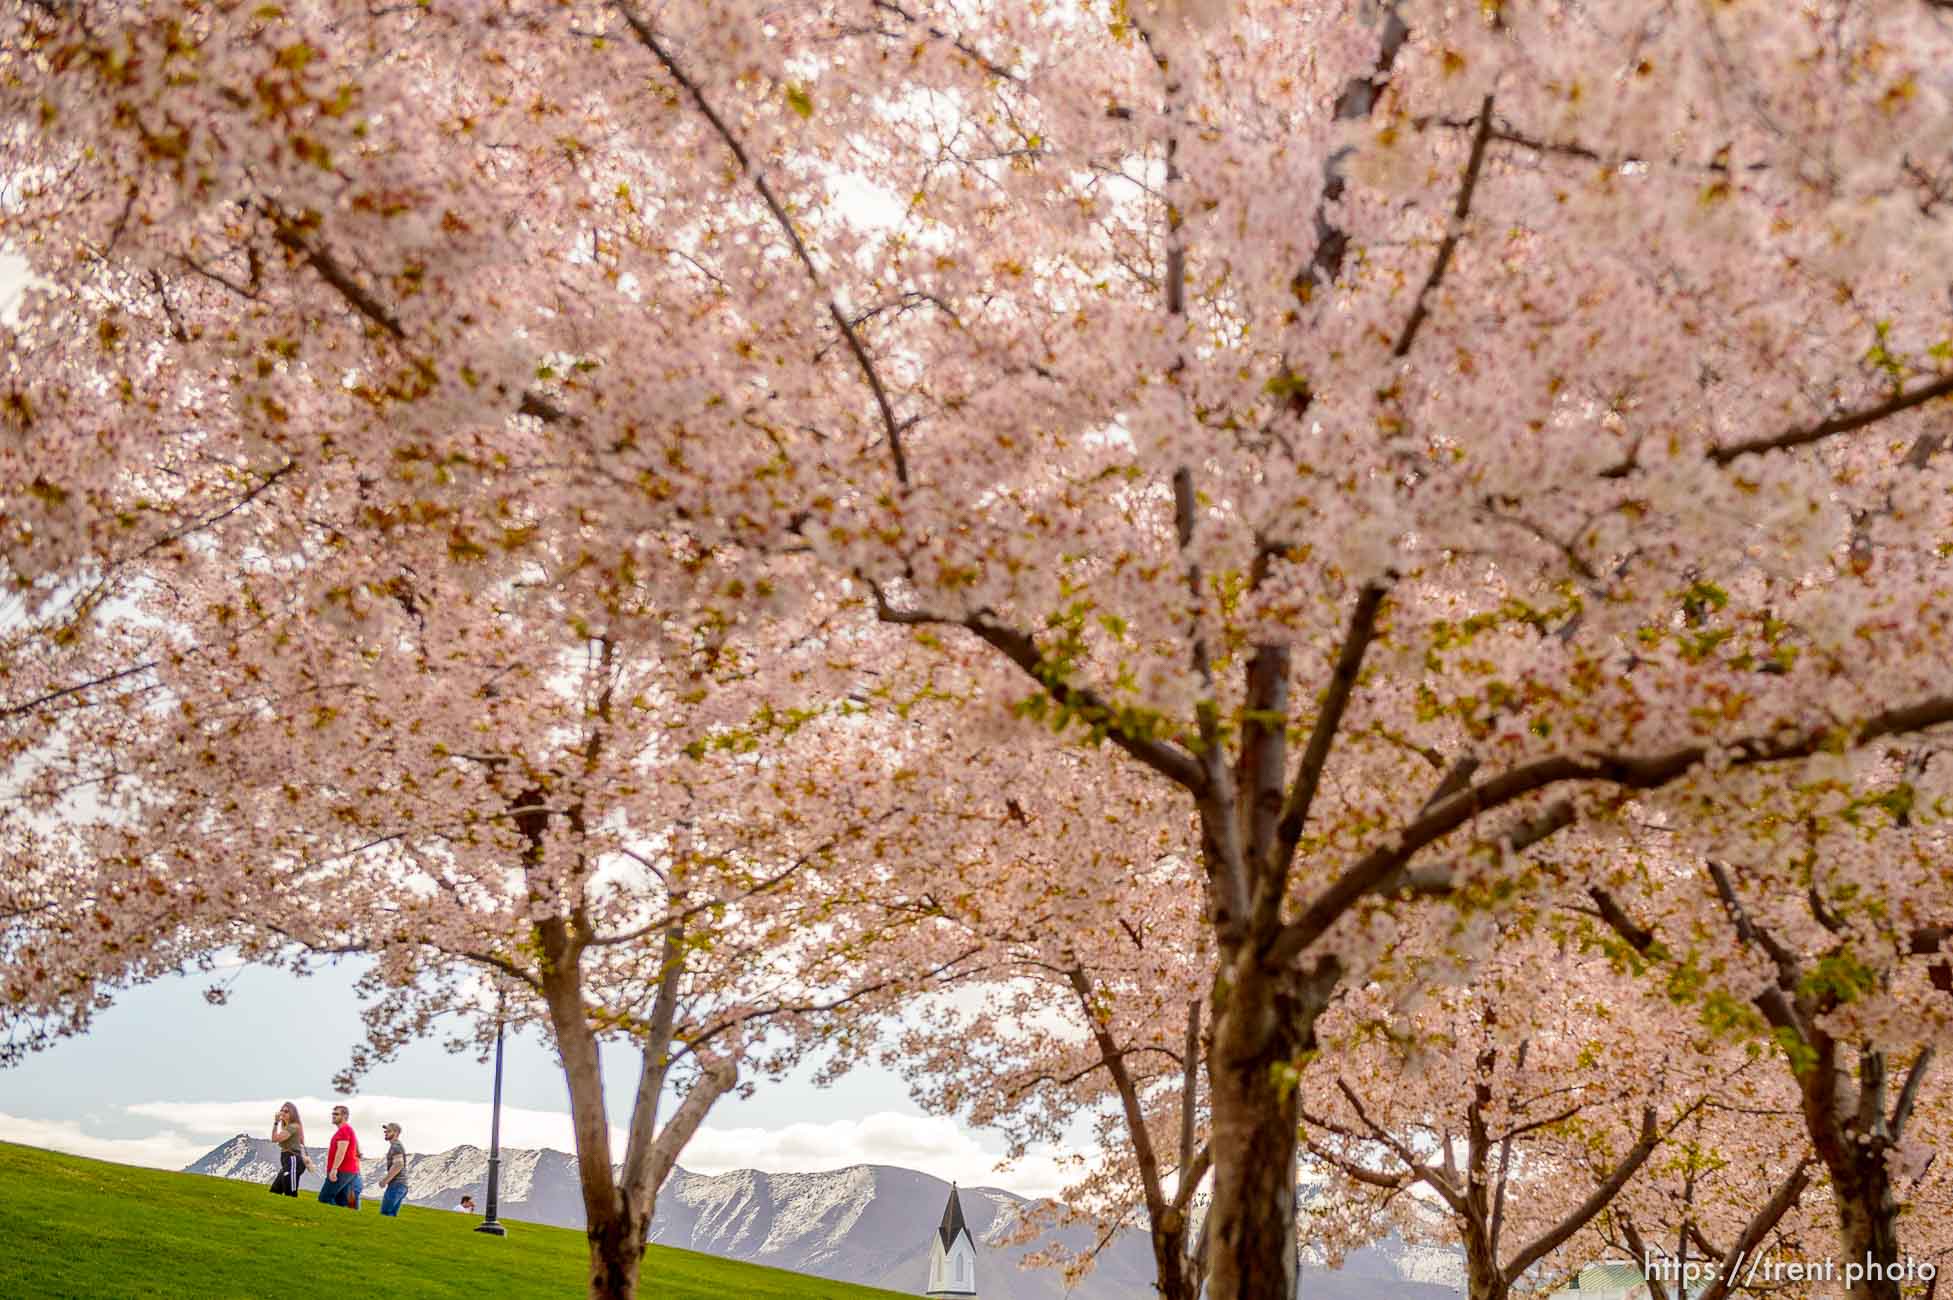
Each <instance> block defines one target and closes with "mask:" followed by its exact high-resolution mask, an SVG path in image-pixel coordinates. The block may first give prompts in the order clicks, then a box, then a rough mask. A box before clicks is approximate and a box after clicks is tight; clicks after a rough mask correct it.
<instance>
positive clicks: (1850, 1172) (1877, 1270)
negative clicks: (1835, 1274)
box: [1827, 1143, 1904, 1300]
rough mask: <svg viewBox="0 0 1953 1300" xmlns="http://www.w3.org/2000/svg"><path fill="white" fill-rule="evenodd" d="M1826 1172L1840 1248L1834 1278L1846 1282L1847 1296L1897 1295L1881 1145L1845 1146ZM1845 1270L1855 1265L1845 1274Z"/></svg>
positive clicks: (1863, 1299)
mask: <svg viewBox="0 0 1953 1300" xmlns="http://www.w3.org/2000/svg"><path fill="white" fill-rule="evenodd" d="M1827 1164H1830V1162H1827ZM1829 1172H1830V1174H1831V1200H1832V1204H1833V1205H1835V1206H1836V1207H1837V1212H1838V1240H1839V1245H1840V1247H1841V1248H1842V1252H1841V1257H1840V1259H1839V1260H1838V1271H1839V1273H1840V1275H1841V1276H1840V1277H1839V1279H1838V1280H1839V1281H1841V1282H1845V1281H1848V1282H1849V1285H1848V1286H1847V1288H1846V1292H1845V1293H1846V1294H1847V1295H1849V1296H1850V1297H1851V1300H1900V1296H1901V1295H1902V1294H1903V1292H1904V1278H1903V1276H1902V1273H1901V1270H1902V1268H1903V1264H1902V1263H1901V1260H1900V1256H1899V1207H1898V1205H1897V1204H1896V1203H1895V1202H1894V1201H1893V1198H1892V1178H1891V1175H1890V1174H1889V1173H1888V1172H1887V1170H1886V1167H1885V1152H1884V1150H1883V1148H1882V1146H1881V1145H1880V1144H1877V1143H1874V1144H1872V1145H1871V1147H1870V1148H1869V1149H1867V1150H1862V1151H1858V1150H1854V1151H1851V1152H1848V1153H1847V1154H1846V1157H1845V1159H1843V1160H1841V1161H1838V1162H1836V1164H1833V1165H1831V1168H1830V1171H1829ZM1847 1270H1855V1271H1853V1272H1851V1273H1849V1274H1848V1275H1847V1272H1846V1271H1847Z"/></svg>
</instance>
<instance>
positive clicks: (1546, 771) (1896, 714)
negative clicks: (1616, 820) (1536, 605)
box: [1267, 695, 1953, 964]
mask: <svg viewBox="0 0 1953 1300" xmlns="http://www.w3.org/2000/svg"><path fill="white" fill-rule="evenodd" d="M1948 722H1953V696H1944V695H1942V696H1934V697H1932V698H1929V699H1926V700H1923V701H1921V702H1920V703H1918V704H1912V705H1907V706H1905V707H1902V708H1896V709H1888V710H1887V711H1886V712H1884V713H1880V714H1877V715H1875V716H1873V717H1871V718H1867V719H1866V720H1865V721H1864V722H1862V723H1860V724H1858V725H1857V726H1856V727H1855V728H1852V729H1851V730H1850V731H1849V732H1848V733H1846V737H1845V738H1846V741H1847V743H1848V744H1849V745H1864V744H1867V743H1869V742H1871V741H1873V740H1878V739H1882V738H1883V737H1886V736H1894V735H1901V734H1905V733H1908V732H1913V731H1919V730H1923V729H1925V728H1928V727H1936V726H1940V725H1943V724H1945V723H1948ZM1839 731H1840V729H1839V728H1837V727H1835V726H1830V725H1826V726H1821V727H1812V728H1809V729H1808V730H1804V731H1802V732H1794V733H1789V732H1786V730H1785V729H1779V730H1777V731H1775V732H1771V733H1766V734H1762V735H1756V736H1749V737H1744V738H1742V739H1739V740H1737V741H1735V742H1734V743H1733V744H1731V745H1729V746H1727V747H1725V748H1724V750H1723V753H1724V755H1725V756H1726V758H1727V761H1728V763H1729V765H1730V766H1731V767H1752V766H1755V765H1757V764H1761V763H1777V762H1784V761H1787V760H1789V759H1794V758H1807V757H1809V756H1810V755H1812V754H1815V753H1817V752H1818V751H1820V750H1822V749H1824V748H1825V747H1827V746H1828V745H1831V744H1832V743H1834V742H1835V741H1836V740H1838V738H1839ZM1709 753H1710V751H1709V748H1708V747H1707V746H1705V745H1686V746H1683V747H1681V748H1678V749H1672V750H1669V751H1667V752H1665V753H1660V754H1646V755H1630V754H1582V755H1572V754H1569V755H1563V756H1560V757H1557V758H1544V759H1539V760H1538V761H1536V762H1532V763H1527V764H1524V765H1522V766H1520V767H1516V768H1513V769H1511V770H1510V771H1507V772H1504V773H1501V774H1500V775H1498V776H1496V777H1493V778H1492V779H1491V780H1489V781H1481V782H1478V783H1477V784H1474V785H1471V786H1468V787H1467V788H1465V789H1463V790H1460V791H1459V792H1458V793H1456V794H1454V795H1450V796H1448V797H1447V798H1445V799H1442V800H1440V801H1438V802H1437V803H1436V804H1434V805H1433V806H1431V807H1430V808H1429V809H1428V810H1426V811H1425V812H1424V813H1423V814H1422V815H1420V816H1419V817H1417V818H1416V819H1415V820H1413V821H1412V822H1411V823H1410V824H1409V825H1408V826H1406V827H1404V828H1403V830H1401V831H1400V832H1399V833H1398V834H1397V835H1396V836H1395V838H1394V840H1393V842H1391V843H1389V844H1386V845H1382V846H1380V847H1378V848H1377V849H1375V850H1373V851H1371V852H1370V853H1369V854H1367V855H1366V856H1365V857H1363V858H1362V859H1360V860H1359V861H1358V862H1357V863H1356V864H1355V865H1353V866H1351V867H1350V868H1349V869H1348V870H1347V871H1345V872H1344V873H1343V874H1342V875H1341V876H1340V877H1338V878H1337V880H1336V881H1335V882H1334V883H1333V884H1331V885H1330V886H1329V887H1328V888H1327V889H1325V890H1324V891H1323V892H1322V893H1321V894H1320V895H1319V896H1318V897H1317V898H1316V900H1315V901H1314V902H1313V903H1311V904H1310V905H1309V907H1308V908H1307V909H1306V910H1305V911H1304V912H1303V914H1302V916H1301V918H1300V919H1299V920H1297V921H1296V922H1294V923H1293V924H1291V925H1288V926H1286V927H1284V928H1283V929H1282V931H1281V932H1280V934H1279V935H1278V936H1277V937H1276V938H1275V940H1274V941H1273V942H1272V943H1271V944H1270V945H1269V947H1268V949H1267V957H1268V959H1269V960H1270V961H1272V962H1274V963H1276V964H1284V963H1286V962H1288V961H1291V960H1293V959H1294V958H1295V956H1296V955H1297V954H1299V953H1300V952H1301V951H1302V950H1303V949H1305V948H1307V947H1308V946H1309V945H1310V944H1312V943H1314V942H1315V941H1316V940H1317V939H1319V938H1321V937H1322V935H1323V934H1325V933H1326V932H1327V931H1328V929H1329V927H1330V926H1332V925H1334V924H1335V923H1336V922H1337V921H1338V920H1340V919H1341V918H1342V916H1343V914H1344V913H1345V912H1347V911H1348V910H1349V909H1350V907H1352V906H1353V905H1354V904H1355V903H1356V901H1357V900H1358V899H1360V898H1362V897H1363V896H1364V895H1366V894H1368V893H1370V892H1372V891H1374V890H1375V889H1377V888H1378V887H1379V886H1380V885H1382V884H1383V883H1384V882H1385V881H1386V880H1388V879H1389V878H1390V877H1391V875H1392V874H1393V873H1394V872H1396V871H1397V870H1398V869H1399V868H1401V867H1403V866H1404V865H1405V864H1406V863H1408V862H1409V861H1410V859H1411V858H1412V857H1413V856H1414V855H1415V854H1417V853H1418V852H1419V851H1420V850H1422V849H1423V848H1425V847H1426V846H1428V845H1430V844H1432V843H1433V842H1435V841H1436V840H1439V839H1441V838H1443V837H1444V836H1446V835H1449V834H1450V833H1451V832H1452V831H1454V830H1456V829H1457V828H1458V827H1460V826H1462V825H1464V824H1465V823H1466V822H1468V821H1470V820H1472V819H1473V818H1475V817H1477V816H1478V815H1480V814H1481V813H1484V812H1488V811H1490V810H1492V809H1494V808H1498V807H1502V806H1503V805H1505V804H1508V803H1511V802H1512V801H1513V800H1515V799H1519V798H1523V797H1524V796H1526V795H1529V794H1533V793H1535V792H1537V791H1540V790H1544V789H1547V788H1549V787H1551V786H1554V785H1560V784H1564V783H1567V782H1576V781H1579V782H1584V781H1595V782H1602V783H1605V784H1609V785H1615V786H1619V787H1621V788H1623V789H1629V790H1653V789H1657V788H1659V787H1661V786H1664V785H1668V784H1669V783H1671V782H1673V781H1676V780H1679V779H1681V778H1682V777H1684V776H1686V775H1688V774H1689V773H1690V772H1692V771H1694V770H1695V769H1696V768H1697V767H1699V766H1701V765H1702V763H1704V762H1705V761H1706V760H1707V759H1708V757H1709Z"/></svg>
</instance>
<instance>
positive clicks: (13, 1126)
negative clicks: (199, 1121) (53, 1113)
mask: <svg viewBox="0 0 1953 1300" xmlns="http://www.w3.org/2000/svg"><path fill="white" fill-rule="evenodd" d="M0 1142H18V1143H20V1144H21V1145H23V1146H30V1147H45V1148H46V1149H48V1150H50V1151H65V1152H67V1153H68V1154H69V1155H76V1156H88V1157H89V1158H90V1159H94V1160H112V1161H114V1162H115V1163H117V1164H123V1165H144V1166H146V1167H148V1168H151V1169H181V1168H182V1167H183V1166H185V1165H187V1164H189V1163H190V1162H191V1161H192V1160H195V1159H196V1158H197V1157H198V1156H200V1155H202V1154H203V1153H204V1152H206V1151H208V1150H210V1147H211V1145H212V1144H211V1143H209V1142H205V1141H202V1140H201V1139H200V1138H199V1137H197V1136H196V1135H194V1134H185V1133H182V1132H180V1131H178V1130H176V1129H167V1128H166V1129H164V1130H163V1131H161V1132H160V1133H155V1134H152V1135H151V1136H149V1137H141V1138H106V1137H97V1136H95V1135H93V1134H91V1133H86V1132H83V1131H82V1126H81V1125H80V1124H78V1123H76V1122H74V1121H73V1120H63V1119H28V1118H26V1117H25V1116H21V1115H7V1114H4V1113H0Z"/></svg>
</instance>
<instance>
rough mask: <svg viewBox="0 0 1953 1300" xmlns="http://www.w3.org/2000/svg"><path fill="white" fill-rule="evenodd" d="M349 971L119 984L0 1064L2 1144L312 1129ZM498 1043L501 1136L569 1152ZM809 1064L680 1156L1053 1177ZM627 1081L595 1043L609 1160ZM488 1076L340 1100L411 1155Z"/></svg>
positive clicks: (416, 1062)
mask: <svg viewBox="0 0 1953 1300" xmlns="http://www.w3.org/2000/svg"><path fill="white" fill-rule="evenodd" d="M360 969H361V965H360V963H358V962H357V961H355V960H350V959H349V960H346V961H342V962H341V963H339V964H338V965H337V966H333V967H328V968H326V969H323V970H321V971H319V972H317V973H315V974H313V975H311V976H308V977H304V978H300V977H297V976H293V975H290V974H288V973H286V972H283V971H277V970H268V969H264V968H260V967H234V968H231V969H228V970H220V971H218V972H216V973H214V974H202V975H192V976H187V977H172V978H168V979H165V980H162V981H159V982H158V983H155V984H151V985H147V986H144V987H142V988H138V989H134V990H131V991H129V992H127V993H125V994H123V995H122V996H121V997H120V998H119V999H118V1000H117V1002H116V1004H115V1005H114V1006H113V1007H111V1008H110V1009H109V1010H108V1011H106V1012H103V1013H102V1014H100V1015H99V1016H98V1018H97V1019H96V1021H95V1023H94V1025H93V1026H92V1027H91V1028H90V1029H89V1031H88V1033H87V1034H86V1035H84V1036H82V1037H80V1038H75V1039H69V1040H67V1041H65V1042H63V1043H60V1044H58V1045H57V1046H55V1047H53V1048H51V1049H49V1050H47V1051H44V1052H41V1053H38V1054H36V1055H34V1056H31V1057H29V1058H28V1059H27V1060H26V1061H25V1062H24V1063H23V1064H21V1065H19V1066H16V1067H14V1068H12V1069H0V1141H7V1142H22V1143H26V1144H28V1145H31V1146H41V1147H49V1148H52V1149H54V1150H57V1151H68V1152H72V1153H74V1154H76V1155H84V1156H92V1157H94V1158H96V1159H101V1160H114V1161H119V1162H122V1163H127V1164H138V1165H149V1166H153V1167H156V1168H163V1169H178V1168H181V1167H183V1166H184V1165H186V1164H188V1163H190V1162H191V1161H192V1160H195V1159H196V1158H197V1157H198V1156H201V1155H203V1154H204V1153H205V1152H206V1151H209V1150H210V1149H211V1148H212V1147H214V1146H216V1145H218V1144H219V1143H221V1142H224V1141H227V1140H229V1139H230V1138H232V1137H234V1136H236V1135H237V1134H239V1133H250V1134H252V1135H254V1136H258V1137H264V1136H267V1135H268V1134H269V1132H270V1127H271V1124H270V1121H271V1116H272V1114H273V1112H274V1111H276V1110H277V1108H278V1105H279V1103H280V1102H284V1101H292V1102H295V1103H296V1104H297V1105H298V1108H299V1113H300V1115H301V1116H303V1117H304V1118H305V1121H306V1124H307V1133H308V1138H309V1139H310V1140H312V1141H314V1142H318V1141H321V1140H322V1139H323V1135H324V1133H325V1129H326V1115H327V1112H328V1111H329V1110H330V1108H331V1106H332V1105H333V1104H334V1103H335V1102H336V1101H338V1100H339V1098H338V1097H337V1096H336V1095H335V1094H334V1093H333V1091H332V1076H333V1075H334V1074H335V1073H337V1072H338V1071H339V1070H340V1069H342V1068H343V1067H344V1066H345V1065H346V1063H347V1059H348V1056H349V1053H350V1051H351V1049H352V1047H353V1046H354V1045H355V1044H356V1043H358V1042H360V1041H361V1040H362V1038H363V1026H362V1025H361V1023H360V1020H359V1000H358V998H357V997H356V995H355V994H354V992H353V982H354V980H355V979H356V978H357V977H358V974H359V972H360ZM213 983H221V984H224V985H225V986H226V1005H223V1006H215V1005H212V1004H211V1003H210V1002H208V1001H207V1000H206V999H205V997H204V990H205V989H207V988H208V987H210V986H211V985H212V984H213ZM504 1051H505V1059H504V1066H503V1082H502V1143H503V1145H504V1146H508V1147H554V1148H556V1149H557V1150H560V1151H568V1150H571V1149H572V1143H571V1137H570V1123H569V1114H568V1093H567V1089H566V1086H565V1084H564V1082H563V1073H562V1070H561V1069H560V1068H559V1067H558V1065H557V1064H556V1061H555V1059H554V1057H553V1054H552V1053H551V1052H550V1050H549V1049H548V1048H547V1047H545V1046H544V1045H543V1044H542V1043H541V1041H540V1040H539V1039H538V1038H536V1037H535V1036H533V1035H531V1036H527V1037H522V1038H514V1039H510V1040H509V1041H508V1042H507V1044H506V1046H505V1049H504ZM812 1075H813V1068H812V1067H811V1066H810V1067H808V1068H806V1069H804V1070H802V1071H800V1072H798V1073H797V1074H794V1075H789V1076H787V1077H786V1078H784V1079H782V1080H779V1081H777V1082H762V1083H761V1084H760V1086H759V1087H758V1089H757V1090H756V1091H755V1093H754V1095H753V1096H752V1097H751V1098H750V1099H746V1100H741V1099H739V1098H737V1097H728V1098H725V1099H722V1100H721V1101H720V1102H719V1103H718V1104H717V1105H716V1106H714V1107H713V1109H712V1113H711V1115H710V1116H709V1117H708V1118H707V1121H706V1123H705V1125H704V1127H703V1128H702V1129H701V1130H700V1132H699V1133H698V1135H697V1136H696V1137H694V1138H693V1140H692V1142H691V1144H690V1145H689V1146H688V1147H687V1148H686V1149H685V1153H684V1154H683V1156H681V1157H680V1160H679V1163H680V1164H681V1165H683V1166H684V1167H685V1168H687V1169H690V1170H693V1171H694V1172H697V1173H704V1174H716V1173H723V1172H725V1171H726V1170H730V1169H762V1170H765V1171H767V1172H769V1173H785V1172H811V1171H817V1170H823V1169H838V1168H842V1167H844V1166H847V1165H851V1164H861V1163H876V1164H892V1165H901V1166H903V1167H905V1168H909V1169H919V1170H921V1171H923V1172H924V1173H928V1174H933V1175H935V1176H936V1177H938V1178H943V1179H953V1180H955V1181H957V1182H960V1183H962V1184H963V1185H965V1186H972V1185H977V1186H995V1187H1006V1188H1009V1189H1010V1190H1012V1191H1015V1192H1019V1193H1021V1194H1023V1195H1026V1196H1041V1195H1050V1194H1052V1193H1055V1192H1056V1191H1057V1190H1058V1189H1059V1188H1060V1187H1061V1186H1062V1185H1063V1183H1064V1182H1066V1181H1068V1180H1067V1178H1066V1177H1065V1171H1064V1169H1063V1168H1062V1167H1061V1166H1060V1165H1059V1164H1058V1161H1057V1159H1056V1156H1057V1154H1058V1153H1055V1152H1051V1151H1045V1152H1033V1153H1032V1154H1031V1155H1030V1156H1028V1157H1027V1158H1026V1159H1025V1160H1023V1161H1021V1162H1019V1163H1018V1164H1017V1165H1015V1166H1013V1167H1012V1168H1010V1169H1009V1170H1000V1169H999V1168H998V1161H999V1159H1000V1158H1001V1154H1002V1151H1003V1143H1002V1142H1001V1141H1000V1140H999V1139H997V1138H996V1137H995V1136H994V1135H992V1134H987V1133H982V1132H979V1131H975V1130H971V1129H968V1128H966V1127H964V1126H961V1125H959V1124H958V1123H956V1122H955V1121H953V1120H950V1119H945V1118H940V1117H933V1116H928V1115H925V1114H924V1113H923V1112H922V1111H921V1109H920V1108H919V1107H917V1106H916V1105H915V1104H914V1103H913V1102H911V1101H910V1100H909V1095H908V1085H907V1084H906V1083H905V1082H904V1081H903V1079H902V1078H901V1076H900V1075H899V1074H897V1073H895V1072H894V1071H892V1070H887V1069H883V1068H879V1067H869V1068H863V1069H858V1070H856V1071H854V1072H852V1073H850V1074H848V1075H847V1076H845V1077H843V1078H842V1079H841V1080H840V1081H839V1082H838V1083H836V1084H833V1085H831V1086H826V1087H822V1086H819V1085H817V1084H816V1083H815V1082H814V1081H813V1078H812ZM636 1076H637V1063H636V1058H635V1056H634V1054H632V1053H630V1052H629V1051H626V1050H618V1051H614V1052H611V1053H608V1054H607V1055H606V1059H605V1070H604V1077H605V1082H606V1084H607V1088H606V1095H607V1097H608V1098H609V1099H610V1101H611V1106H610V1111H611V1122H612V1124H613V1126H614V1128H613V1133H612V1140H613V1142H615V1143H616V1152H617V1155H618V1157H619V1158H621V1155H622V1151H623V1143H622V1127H621V1126H622V1125H623V1124H624V1122H625V1121H626V1120H627V1118H628V1108H629V1105H630V1099H631V1093H632V1091H633V1087H634V1084H635V1081H636ZM491 1084H492V1079H491V1070H490V1067H489V1066H487V1065H484V1064H481V1063H479V1062H478V1061H477V1060H476V1059H475V1057H474V1055H473V1054H472V1053H464V1054H461V1055H450V1054H449V1053H447V1052H446V1051H444V1050H443V1049H442V1048H441V1047H440V1045H439V1044H438V1043H436V1042H425V1043H418V1044H414V1045H412V1046H410V1047H409V1048H407V1049H406V1050H404V1051H403V1052H402V1053H401V1054H400V1056H399V1057H398V1058H396V1059H395V1060H394V1061H392V1062H390V1063H388V1064H385V1065H382V1066H379V1067H377V1068H376V1069H374V1070H373V1071H372V1072H371V1073H370V1074H368V1075H367V1076H366V1078H365V1079H364V1080H362V1082H361V1086H360V1090H359V1092H358V1093H357V1094H355V1095H354V1096H353V1097H352V1098H350V1099H349V1100H348V1104H349V1105H350V1107H351V1109H352V1112H353V1125H354V1128H355V1130H356V1131H357V1132H359V1133H360V1135H361V1137H362V1140H363V1141H371V1142H374V1143H377V1141H378V1137H379V1130H380V1125H381V1124H383V1123H386V1122H389V1121H394V1122H398V1123H399V1124H400V1125H401V1126H402V1128H403V1130H404V1134H403V1140H404V1141H405V1142H406V1145H407V1148H408V1150H410V1151H416V1152H419V1151H430V1152H431V1151H445V1150H447V1149H448V1148H450V1147H453V1146H459V1145H461V1144H463V1143H472V1144H473V1145H475V1146H479V1147H484V1148H485V1147H487V1146H488V1130H489V1122H488V1121H489V1098H490V1093H491ZM665 1113H666V1114H669V1113H670V1109H669V1107H667V1108H666V1110H665ZM369 1134H370V1135H371V1136H370V1138H369V1137H368V1135H369Z"/></svg>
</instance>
